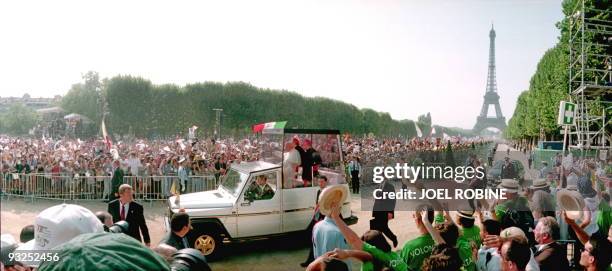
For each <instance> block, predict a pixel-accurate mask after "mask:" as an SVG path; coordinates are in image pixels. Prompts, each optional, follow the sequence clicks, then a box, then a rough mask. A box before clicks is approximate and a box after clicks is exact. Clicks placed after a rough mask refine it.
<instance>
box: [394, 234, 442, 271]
mask: <svg viewBox="0 0 612 271" xmlns="http://www.w3.org/2000/svg"><path fill="white" fill-rule="evenodd" d="M434 247H435V243H434V241H433V239H432V238H431V235H429V234H424V235H421V236H419V237H417V238H415V239H412V240H410V241H408V242H406V244H404V248H402V251H400V257H401V258H402V260H404V262H405V263H406V265H408V270H421V266H422V265H423V261H425V259H426V258H427V257H429V256H430V255H431V251H432V250H433V248H434Z"/></svg>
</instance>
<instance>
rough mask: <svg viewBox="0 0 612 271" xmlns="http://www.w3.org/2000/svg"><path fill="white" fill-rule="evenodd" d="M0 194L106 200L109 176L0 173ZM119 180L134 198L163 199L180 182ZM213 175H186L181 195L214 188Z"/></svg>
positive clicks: (154, 178) (140, 178)
mask: <svg viewBox="0 0 612 271" xmlns="http://www.w3.org/2000/svg"><path fill="white" fill-rule="evenodd" d="M0 177H1V178H2V180H1V181H0V193H1V194H2V196H3V197H12V196H15V197H23V198H29V199H32V200H35V199H56V200H105V199H108V198H109V195H110V193H111V185H112V182H111V181H112V177H111V176H66V175H56V174H38V173H32V174H17V173H2V174H0ZM122 183H127V184H129V185H131V186H132V188H133V189H134V197H135V199H137V200H165V199H167V198H168V197H169V196H171V195H172V194H171V188H172V185H173V183H174V185H175V186H176V187H177V189H179V188H180V187H181V186H180V184H182V182H181V180H180V179H179V177H178V176H125V177H123V181H122ZM217 185H218V184H217V182H216V180H215V176H214V175H206V176H189V178H188V179H187V180H185V190H184V191H181V194H185V193H192V192H200V191H208V190H213V189H215V188H216V187H217Z"/></svg>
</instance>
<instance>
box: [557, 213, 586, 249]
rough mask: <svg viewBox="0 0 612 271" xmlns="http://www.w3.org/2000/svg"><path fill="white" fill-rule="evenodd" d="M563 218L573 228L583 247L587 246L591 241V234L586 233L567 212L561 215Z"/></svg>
mask: <svg viewBox="0 0 612 271" xmlns="http://www.w3.org/2000/svg"><path fill="white" fill-rule="evenodd" d="M561 216H563V219H564V220H565V223H567V224H568V225H569V226H570V227H572V229H573V230H574V232H575V233H576V237H578V240H580V243H582V244H583V245H584V244H586V243H587V242H588V241H589V234H588V233H586V232H585V231H584V229H583V228H581V227H580V225H578V224H576V221H575V220H573V219H571V218H569V217H568V216H567V213H565V211H563V212H562V213H561Z"/></svg>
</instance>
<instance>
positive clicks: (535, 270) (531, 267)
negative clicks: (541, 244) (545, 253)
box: [525, 250, 540, 271]
mask: <svg viewBox="0 0 612 271" xmlns="http://www.w3.org/2000/svg"><path fill="white" fill-rule="evenodd" d="M529 252H530V253H531V258H529V262H528V263H527V267H526V268H525V271H540V265H538V262H536V260H535V258H534V257H533V252H531V250H530V251H529Z"/></svg>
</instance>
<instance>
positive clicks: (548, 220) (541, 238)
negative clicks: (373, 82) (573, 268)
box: [534, 216, 570, 271]
mask: <svg viewBox="0 0 612 271" xmlns="http://www.w3.org/2000/svg"><path fill="white" fill-rule="evenodd" d="M559 232H560V230H559V224H558V223H557V221H556V220H555V219H554V218H553V217H551V216H546V217H542V218H540V219H539V220H538V224H537V225H536V227H535V230H534V234H535V239H536V241H537V242H538V245H537V246H536V247H537V249H538V250H537V251H536V252H535V254H534V258H535V260H536V262H538V264H539V265H540V270H542V271H547V270H554V271H567V270H570V269H569V262H568V261H567V255H566V248H565V247H564V246H562V245H561V244H559V243H557V242H556V240H557V239H559V236H560V234H559Z"/></svg>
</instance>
